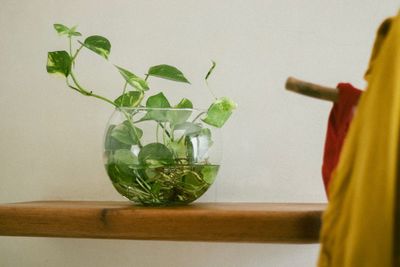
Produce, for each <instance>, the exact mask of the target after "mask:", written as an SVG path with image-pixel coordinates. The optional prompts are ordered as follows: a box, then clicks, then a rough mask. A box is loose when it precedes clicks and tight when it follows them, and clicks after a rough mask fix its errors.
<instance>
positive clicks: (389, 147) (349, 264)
mask: <svg viewBox="0 0 400 267" xmlns="http://www.w3.org/2000/svg"><path fill="white" fill-rule="evenodd" d="M366 80H367V82H368V87H367V90H366V91H365V92H364V93H363V94H362V97H361V99H360V102H359V105H358V107H357V112H356V114H355V116H354V119H353V122H352V124H351V126H350V129H349V133H348V136H347V138H346V140H345V141H344V146H343V150H342V154H341V156H340V160H339V163H338V165H337V167H336V169H335V170H334V172H333V176H332V177H333V180H332V183H331V184H330V189H329V190H330V192H329V193H330V201H329V204H328V207H327V210H326V211H325V213H324V215H323V224H322V229H321V235H320V236H321V237H320V241H321V250H320V257H319V262H318V266H319V267H393V266H400V262H399V255H400V249H399V237H400V234H399V219H398V218H399V194H398V191H399V190H398V187H399V184H398V181H399V168H400V166H399V165H400V157H399V148H400V14H399V15H398V16H397V17H395V18H392V19H388V20H386V21H385V22H384V23H383V24H382V25H381V27H380V28H379V30H378V34H377V39H376V41H375V46H374V49H373V53H372V58H371V61H370V66H369V69H368V71H367V73H366Z"/></svg>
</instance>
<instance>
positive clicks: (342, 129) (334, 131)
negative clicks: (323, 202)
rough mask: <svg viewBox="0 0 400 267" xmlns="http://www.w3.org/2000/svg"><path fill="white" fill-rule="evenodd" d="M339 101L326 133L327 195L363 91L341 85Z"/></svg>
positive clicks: (339, 85) (325, 175) (323, 165)
mask: <svg viewBox="0 0 400 267" xmlns="http://www.w3.org/2000/svg"><path fill="white" fill-rule="evenodd" d="M337 88H338V89H339V98H338V101H337V102H335V104H334V105H333V107H332V110H331V113H330V115H329V120H328V129H327V131H326V139H325V149H324V159H323V164H322V177H323V180H324V186H325V191H326V194H327V195H328V193H329V183H330V181H331V176H332V172H333V170H334V169H335V167H336V165H337V163H338V161H339V157H340V151H341V150H342V145H343V141H344V139H345V137H346V135H347V131H348V129H349V126H350V123H351V120H352V119H353V115H354V111H355V108H356V106H357V103H358V99H359V98H360V96H361V93H362V91H361V90H359V89H357V88H355V87H353V86H352V85H351V84H349V83H339V84H338V86H337Z"/></svg>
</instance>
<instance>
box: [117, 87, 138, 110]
mask: <svg viewBox="0 0 400 267" xmlns="http://www.w3.org/2000/svg"><path fill="white" fill-rule="evenodd" d="M143 96H144V94H143V92H141V91H129V92H127V93H125V94H123V95H121V96H119V97H118V98H117V99H115V100H114V103H115V104H116V105H117V106H119V107H129V108H133V107H137V106H139V105H140V102H141V101H142V99H143Z"/></svg>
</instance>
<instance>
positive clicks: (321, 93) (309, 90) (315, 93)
mask: <svg viewBox="0 0 400 267" xmlns="http://www.w3.org/2000/svg"><path fill="white" fill-rule="evenodd" d="M285 88H286V89H287V90H289V91H292V92H295V93H299V94H302V95H306V96H310V97H314V98H318V99H322V100H328V101H331V102H336V101H337V100H338V98H339V90H338V89H337V88H331V87H325V86H321V85H317V84H313V83H309V82H305V81H302V80H298V79H296V78H293V77H289V78H288V79H287V80H286V84H285Z"/></svg>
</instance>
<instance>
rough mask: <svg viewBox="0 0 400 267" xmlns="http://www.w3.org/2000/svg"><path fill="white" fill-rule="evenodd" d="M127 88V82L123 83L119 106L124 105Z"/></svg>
mask: <svg viewBox="0 0 400 267" xmlns="http://www.w3.org/2000/svg"><path fill="white" fill-rule="evenodd" d="M127 86H128V82H125V85H124V90H122V99H121V105H120V106H122V105H123V104H124V97H125V91H126V87H127Z"/></svg>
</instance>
